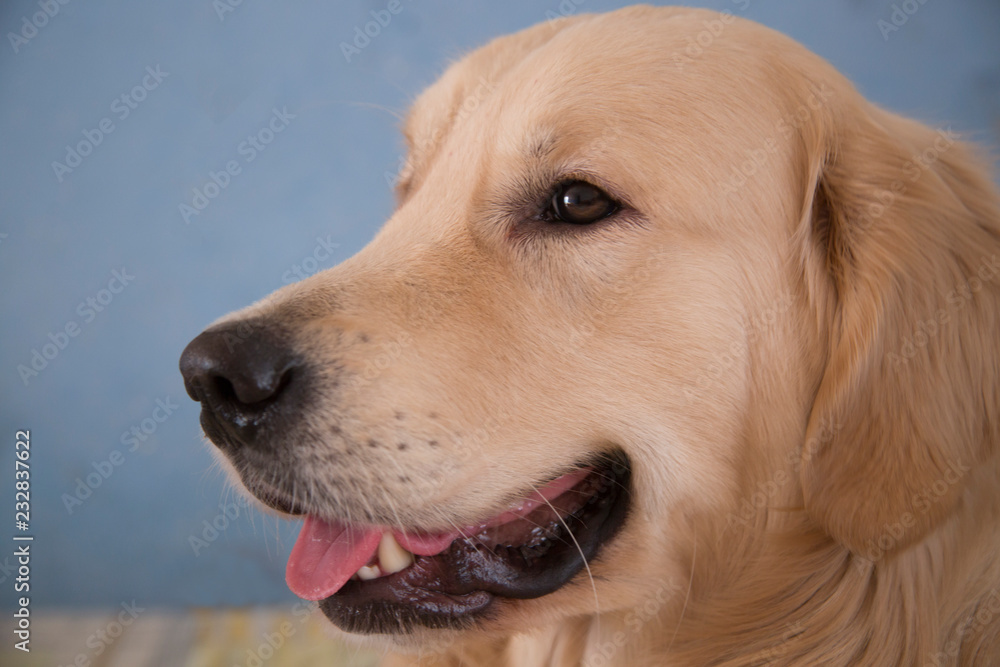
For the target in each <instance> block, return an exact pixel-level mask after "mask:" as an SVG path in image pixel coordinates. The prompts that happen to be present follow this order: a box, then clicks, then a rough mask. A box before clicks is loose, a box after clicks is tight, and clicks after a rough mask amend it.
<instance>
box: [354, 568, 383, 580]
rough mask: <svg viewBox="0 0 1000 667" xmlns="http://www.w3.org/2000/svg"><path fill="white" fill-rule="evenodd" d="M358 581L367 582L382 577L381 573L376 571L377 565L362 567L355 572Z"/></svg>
mask: <svg viewBox="0 0 1000 667" xmlns="http://www.w3.org/2000/svg"><path fill="white" fill-rule="evenodd" d="M357 575H358V579H361V580H362V581H368V580H369V579H378V578H379V577H381V576H382V573H381V572H380V571H379V569H378V565H362V566H361V569H360V570H358V571H357Z"/></svg>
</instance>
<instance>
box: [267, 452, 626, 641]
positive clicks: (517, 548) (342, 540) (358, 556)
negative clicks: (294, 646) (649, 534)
mask: <svg viewBox="0 0 1000 667" xmlns="http://www.w3.org/2000/svg"><path fill="white" fill-rule="evenodd" d="M630 479H631V470H630V467H629V463H628V460H627V458H626V457H625V456H624V454H614V455H605V456H603V457H602V458H601V459H600V460H597V461H593V462H590V463H587V464H583V465H580V466H578V467H577V468H576V469H574V470H573V471H572V472H569V473H567V474H563V475H561V476H559V477H556V478H555V479H553V480H552V481H550V482H549V483H547V484H545V485H544V486H542V487H540V488H537V489H535V490H534V491H532V492H531V493H529V494H527V495H525V496H524V497H522V498H521V499H520V500H519V501H518V502H516V503H514V504H512V505H511V506H509V507H507V508H505V509H504V510H503V511H501V512H499V513H498V514H496V515H494V516H493V517H491V518H489V519H487V520H485V521H483V522H481V523H479V524H476V525H472V526H466V527H463V528H461V529H458V530H453V531H446V532H440V533H421V532H413V531H407V530H401V529H396V528H387V527H379V526H360V525H350V524H347V523H342V522H339V521H336V520H330V519H324V518H320V517H317V516H315V515H311V514H306V515H305V523H304V524H303V527H302V531H301V532H300V533H299V536H298V539H297V541H296V543H295V546H294V547H293V548H292V553H291V555H290V557H289V559H288V567H287V570H286V577H285V578H286V581H287V583H288V586H289V588H290V589H291V590H292V591H293V592H294V593H296V594H297V595H298V596H299V597H302V598H304V599H307V600H318V601H320V608H321V609H322V611H323V613H324V614H325V615H326V616H327V618H329V619H330V621H332V622H333V623H334V624H335V625H337V626H338V627H340V628H341V629H343V630H345V631H348V632H354V633H363V634H376V633H378V634H402V633H408V632H412V631H413V630H414V629H415V628H417V627H426V628H434V629H445V628H448V629H465V628H468V627H470V626H471V625H473V624H474V623H475V622H476V621H477V620H479V619H485V618H488V617H489V616H490V615H491V611H492V609H493V607H494V606H495V604H496V602H497V600H498V599H530V598H537V597H541V596H543V595H547V594H549V593H552V592H555V591H556V590H558V589H560V588H562V587H563V586H564V585H566V584H568V583H569V582H570V581H571V580H572V579H573V578H574V577H575V576H576V575H577V574H578V573H579V572H580V571H581V570H583V569H584V568H585V567H587V565H588V563H590V562H591V561H592V560H593V559H594V557H595V556H597V554H598V552H599V550H600V548H601V547H602V546H603V545H604V544H605V543H607V542H608V541H609V540H611V539H612V538H613V537H614V536H615V534H616V533H617V532H618V530H619V529H620V528H621V526H622V525H623V524H624V522H625V519H626V514H627V511H628V501H629V485H630ZM261 499H262V500H264V501H265V502H267V503H268V504H270V505H272V506H276V507H277V508H278V509H283V510H286V511H287V510H291V511H292V512H295V513H298V512H301V509H302V508H300V507H285V506H283V505H284V503H282V502H280V501H279V500H277V499H276V498H274V497H271V498H267V499H264V498H261Z"/></svg>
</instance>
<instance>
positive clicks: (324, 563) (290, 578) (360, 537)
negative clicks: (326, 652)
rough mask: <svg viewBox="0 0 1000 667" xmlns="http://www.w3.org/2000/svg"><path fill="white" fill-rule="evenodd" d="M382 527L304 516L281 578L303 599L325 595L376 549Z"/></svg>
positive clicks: (341, 583)
mask: <svg viewBox="0 0 1000 667" xmlns="http://www.w3.org/2000/svg"><path fill="white" fill-rule="evenodd" d="M381 538H382V531H381V530H379V529H377V528H358V527H357V526H346V525H344V524H342V523H337V522H334V521H323V520H322V519H318V518H316V517H314V516H307V517H306V520H305V523H304V524H303V525H302V531H301V532H300V533H299V538H298V540H296V542H295V546H294V547H292V555H291V556H289V557H288V568H287V569H286V570H285V582H286V583H287V584H288V587H289V588H290V589H292V592H293V593H295V594H296V595H298V596H299V597H300V598H303V599H305V600H322V599H324V598H328V597H330V596H331V595H333V594H334V593H336V592H337V591H339V590H340V588H341V586H343V585H344V584H345V583H347V580H348V579H350V578H351V576H352V575H353V574H354V573H355V572H357V571H358V569H359V568H361V567H362V566H363V565H367V564H368V561H370V560H371V559H372V556H374V555H375V552H376V551H377V550H378V543H379V540H380V539H381Z"/></svg>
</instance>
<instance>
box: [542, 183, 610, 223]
mask: <svg viewBox="0 0 1000 667" xmlns="http://www.w3.org/2000/svg"><path fill="white" fill-rule="evenodd" d="M617 210H618V204H617V203H616V202H615V201H614V200H613V199H612V198H611V196H610V195H609V194H608V193H606V192H605V191H604V190H601V189H600V188H599V187H597V186H596V185H591V184H590V183H587V182H585V181H567V182H565V183H560V184H559V185H558V186H557V187H556V191H555V193H554V194H553V195H552V206H551V209H550V212H549V213H550V215H551V217H552V218H553V219H555V220H560V221H562V222H568V223H571V224H574V225H589V224H591V223H594V222H597V221H598V220H603V219H604V218H606V217H608V216H609V215H611V214H612V213H614V212H615V211H617Z"/></svg>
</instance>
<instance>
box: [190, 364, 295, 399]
mask: <svg viewBox="0 0 1000 667" xmlns="http://www.w3.org/2000/svg"><path fill="white" fill-rule="evenodd" d="M291 377H292V369H291V368H287V367H286V368H270V367H258V368H252V367H248V368H244V369H242V372H236V373H233V374H231V375H228V376H227V375H214V376H213V377H212V378H211V379H210V380H209V381H210V382H211V383H212V385H213V391H214V393H215V395H216V396H217V397H218V398H220V399H221V400H223V401H229V402H232V403H239V404H240V405H243V406H247V407H258V406H259V407H262V406H263V405H264V404H267V403H269V402H270V401H272V400H275V399H277V398H278V396H279V395H280V394H281V392H282V390H283V389H284V388H285V387H286V386H287V385H288V383H289V382H290V381H291Z"/></svg>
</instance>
